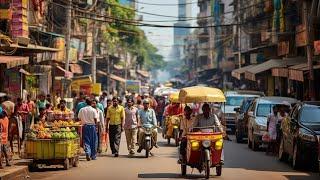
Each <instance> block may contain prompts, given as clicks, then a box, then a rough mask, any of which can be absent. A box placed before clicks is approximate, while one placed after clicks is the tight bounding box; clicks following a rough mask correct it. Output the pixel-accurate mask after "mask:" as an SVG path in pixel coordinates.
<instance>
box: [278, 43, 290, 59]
mask: <svg viewBox="0 0 320 180" xmlns="http://www.w3.org/2000/svg"><path fill="white" fill-rule="evenodd" d="M287 54H289V41H282V42H279V43H278V56H284V55H287Z"/></svg>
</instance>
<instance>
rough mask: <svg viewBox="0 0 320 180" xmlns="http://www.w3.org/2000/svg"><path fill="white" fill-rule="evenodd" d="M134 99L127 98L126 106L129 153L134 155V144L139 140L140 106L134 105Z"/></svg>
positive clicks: (125, 122) (125, 126) (126, 131)
mask: <svg viewBox="0 0 320 180" xmlns="http://www.w3.org/2000/svg"><path fill="white" fill-rule="evenodd" d="M133 104H134V103H133V99H128V100H127V107H126V108H125V121H124V130H125V133H126V139H127V147H128V151H129V155H134V154H135V152H134V149H135V148H134V146H135V144H136V142H137V125H138V108H136V107H134V106H133Z"/></svg>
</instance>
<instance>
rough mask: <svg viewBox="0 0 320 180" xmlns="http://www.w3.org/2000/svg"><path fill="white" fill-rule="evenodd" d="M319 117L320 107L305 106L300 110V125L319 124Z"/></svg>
mask: <svg viewBox="0 0 320 180" xmlns="http://www.w3.org/2000/svg"><path fill="white" fill-rule="evenodd" d="M297 114H299V113H297ZM319 117H320V106H316V105H306V106H304V107H303V108H302V110H301V115H300V121H301V122H302V123H311V124H320V119H319Z"/></svg>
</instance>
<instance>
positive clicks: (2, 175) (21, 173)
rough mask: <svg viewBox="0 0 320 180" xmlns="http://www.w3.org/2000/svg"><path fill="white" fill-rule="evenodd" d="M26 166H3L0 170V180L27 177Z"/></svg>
mask: <svg viewBox="0 0 320 180" xmlns="http://www.w3.org/2000/svg"><path fill="white" fill-rule="evenodd" d="M28 174H29V171H28V166H12V167H5V169H1V170H0V180H15V179H16V180H18V179H19V180H20V179H27V178H28V177H29V175H28Z"/></svg>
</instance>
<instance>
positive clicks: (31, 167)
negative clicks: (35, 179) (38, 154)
mask: <svg viewBox="0 0 320 180" xmlns="http://www.w3.org/2000/svg"><path fill="white" fill-rule="evenodd" d="M28 168H29V171H30V172H35V171H37V170H38V165H37V163H35V162H32V163H30V164H29V165H28Z"/></svg>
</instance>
